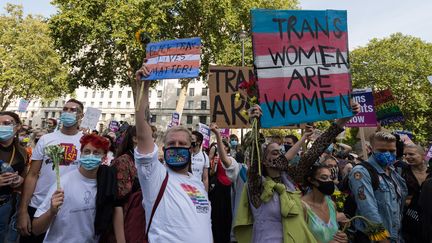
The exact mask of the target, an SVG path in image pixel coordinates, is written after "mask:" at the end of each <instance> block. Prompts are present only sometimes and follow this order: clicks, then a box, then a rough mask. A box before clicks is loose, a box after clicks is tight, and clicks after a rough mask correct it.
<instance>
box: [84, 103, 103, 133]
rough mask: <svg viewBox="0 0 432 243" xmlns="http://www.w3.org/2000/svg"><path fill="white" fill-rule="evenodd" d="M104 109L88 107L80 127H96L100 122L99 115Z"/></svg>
mask: <svg viewBox="0 0 432 243" xmlns="http://www.w3.org/2000/svg"><path fill="white" fill-rule="evenodd" d="M101 114H102V111H101V110H99V109H96V108H93V107H88V108H87V110H86V112H85V113H84V118H83V119H82V122H81V125H80V127H82V128H88V129H96V125H97V123H98V122H99V117H100V115H101Z"/></svg>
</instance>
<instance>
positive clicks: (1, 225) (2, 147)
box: [0, 111, 27, 242]
mask: <svg viewBox="0 0 432 243" xmlns="http://www.w3.org/2000/svg"><path fill="white" fill-rule="evenodd" d="M20 127H21V121H20V119H19V116H18V115H17V114H15V113H13V112H9V111H2V112H0V242H4V241H6V240H10V237H11V236H12V234H11V232H9V233H8V228H9V223H10V221H11V220H12V219H11V215H12V212H14V211H15V204H16V203H15V202H16V198H17V193H16V191H17V189H18V188H19V187H20V186H21V184H22V183H23V182H24V179H23V177H24V174H25V161H26V160H27V153H26V151H25V150H24V148H23V147H22V146H21V145H20V142H19V139H18V136H17V133H18V130H19V129H20Z"/></svg>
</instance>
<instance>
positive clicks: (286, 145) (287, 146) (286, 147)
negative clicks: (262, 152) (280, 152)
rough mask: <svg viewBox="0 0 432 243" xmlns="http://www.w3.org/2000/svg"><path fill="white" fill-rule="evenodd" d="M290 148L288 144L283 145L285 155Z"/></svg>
mask: <svg viewBox="0 0 432 243" xmlns="http://www.w3.org/2000/svg"><path fill="white" fill-rule="evenodd" d="M291 148H292V146H291V145H289V144H284V149H285V153H286V152H288V150H290V149H291Z"/></svg>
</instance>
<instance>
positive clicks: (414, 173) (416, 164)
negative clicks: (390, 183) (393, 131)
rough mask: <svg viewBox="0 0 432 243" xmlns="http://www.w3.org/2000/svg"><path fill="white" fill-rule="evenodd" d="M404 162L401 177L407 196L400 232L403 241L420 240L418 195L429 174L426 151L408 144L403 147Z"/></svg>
mask: <svg viewBox="0 0 432 243" xmlns="http://www.w3.org/2000/svg"><path fill="white" fill-rule="evenodd" d="M403 152H404V153H403V154H404V159H405V163H406V164H407V165H408V166H405V167H403V169H402V174H401V175H402V177H403V178H404V179H405V181H406V184H407V187H408V196H407V198H406V200H405V209H404V216H403V220H402V234H403V237H404V240H405V243H410V242H421V238H419V237H420V236H421V235H422V222H421V217H420V216H421V214H422V213H421V210H420V207H419V197H420V192H421V186H422V184H423V182H424V181H425V180H426V178H428V177H429V176H430V171H429V170H428V166H427V163H426V161H425V155H426V151H425V150H424V148H423V147H422V146H419V145H415V144H409V145H405V146H404V149H403Z"/></svg>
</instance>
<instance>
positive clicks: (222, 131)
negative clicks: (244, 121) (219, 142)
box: [219, 128, 230, 138]
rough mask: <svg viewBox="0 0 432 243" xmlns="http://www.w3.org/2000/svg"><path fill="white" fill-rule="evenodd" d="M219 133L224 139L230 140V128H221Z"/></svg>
mask: <svg viewBox="0 0 432 243" xmlns="http://www.w3.org/2000/svg"><path fill="white" fill-rule="evenodd" d="M219 133H220V135H221V137H222V138H229V136H230V130H229V128H221V129H219Z"/></svg>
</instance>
